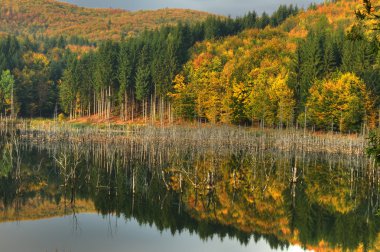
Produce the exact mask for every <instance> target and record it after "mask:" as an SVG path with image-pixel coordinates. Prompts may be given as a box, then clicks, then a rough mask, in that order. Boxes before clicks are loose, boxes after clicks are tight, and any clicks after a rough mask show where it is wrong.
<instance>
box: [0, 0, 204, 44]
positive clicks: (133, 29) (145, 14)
mask: <svg viewBox="0 0 380 252" xmlns="http://www.w3.org/2000/svg"><path fill="white" fill-rule="evenodd" d="M0 7H1V8H0V32H4V33H10V34H14V35H20V34H22V35H31V36H60V35H64V36H66V37H71V36H79V37H83V38H86V39H90V40H105V39H120V38H122V37H127V36H133V35H136V34H139V33H140V32H142V31H144V30H145V29H149V30H152V29H155V28H159V27H160V26H162V25H175V24H176V23H177V22H178V21H182V22H194V21H201V20H204V19H205V18H206V17H207V16H208V15H210V14H208V13H205V12H200V11H194V10H181V9H161V10H156V11H137V12H130V11H125V10H118V9H90V8H81V7H78V6H75V5H71V4H67V3H61V2H58V1H56V0H2V1H1V5H0Z"/></svg>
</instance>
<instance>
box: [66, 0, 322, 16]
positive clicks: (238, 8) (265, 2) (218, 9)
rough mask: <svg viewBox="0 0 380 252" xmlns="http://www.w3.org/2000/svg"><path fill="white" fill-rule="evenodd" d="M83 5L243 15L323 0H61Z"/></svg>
mask: <svg viewBox="0 0 380 252" xmlns="http://www.w3.org/2000/svg"><path fill="white" fill-rule="evenodd" d="M61 1H63V2H69V3H73V4H76V5H79V6H83V7H99V8H109V7H111V8H121V9H126V10H151V9H160V8H166V7H168V8H187V9H195V10H202V11H207V12H211V13H215V14H222V15H231V16H241V15H244V14H245V13H246V12H248V11H250V10H255V11H256V12H258V13H262V12H263V11H266V12H268V13H271V12H272V11H273V10H275V9H277V7H278V6H279V5H280V4H297V5H298V6H299V7H307V6H308V5H309V4H310V3H312V2H322V1H321V0H314V1H313V0H61Z"/></svg>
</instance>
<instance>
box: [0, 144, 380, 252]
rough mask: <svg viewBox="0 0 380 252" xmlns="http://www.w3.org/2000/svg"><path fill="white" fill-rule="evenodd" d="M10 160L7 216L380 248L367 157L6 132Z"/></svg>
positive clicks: (5, 163)
mask: <svg viewBox="0 0 380 252" xmlns="http://www.w3.org/2000/svg"><path fill="white" fill-rule="evenodd" d="M0 163H1V166H0V220H1V221H2V222H8V221H19V222H20V221H25V220H32V219H43V218H47V217H58V216H65V215H70V216H71V217H70V218H71V219H70V221H71V228H72V231H73V232H78V233H80V232H81V225H80V218H78V216H83V215H82V214H81V213H91V212H93V213H95V212H97V213H99V214H101V216H103V217H104V219H105V220H107V218H108V220H111V219H112V216H113V215H114V216H116V217H117V218H120V219H121V220H129V221H131V220H134V221H136V222H137V223H138V224H139V225H148V226H154V227H155V229H157V230H159V231H160V232H170V233H171V234H172V235H174V234H183V233H186V234H189V235H190V234H196V235H197V237H199V238H200V239H201V240H203V241H208V242H209V241H211V240H213V241H215V239H217V240H219V241H220V240H225V241H226V240H228V241H230V240H231V239H232V240H237V241H238V242H239V243H240V244H241V245H240V246H239V247H240V248H245V246H246V245H250V244H251V242H252V241H255V242H259V241H260V240H265V241H266V243H267V244H269V246H270V248H272V249H278V250H280V249H287V248H289V247H290V246H291V245H300V246H302V247H303V248H306V249H310V250H312V249H314V250H317V251H318V250H319V251H321V250H332V249H335V250H372V251H377V250H379V249H380V236H379V233H380V225H379V220H380V218H379V216H378V215H377V212H378V208H379V190H378V188H379V186H378V185H379V176H378V171H377V169H375V167H374V166H373V164H371V163H370V162H369V161H368V160H366V159H365V158H364V157H361V156H343V155H333V154H320V153H319V154H318V153H317V154H310V153H308V154H307V153H302V152H296V151H288V152H278V151H275V150H271V149H265V150H259V149H256V150H255V151H254V152H253V151H252V150H245V149H240V150H234V151H231V152H228V153H226V152H221V151H219V150H208V151H207V150H197V149H195V148H188V147H186V146H175V145H171V146H166V147H165V146H159V147H157V146H156V145H154V144H144V143H134V142H131V143H124V144H123V145H122V146H115V144H109V143H107V142H105V143H97V144H95V143H90V144H86V143H84V142H76V143H70V144H69V143H65V142H60V143H59V144H57V143H38V144H36V143H33V142H30V141H28V142H25V141H20V140H19V139H17V138H15V137H11V138H5V137H3V138H2V141H1V144H0ZM85 216H86V215H85ZM120 219H119V220H120ZM107 223H108V224H107V225H106V226H107V230H108V232H107V234H108V235H110V236H113V235H115V234H116V233H117V232H118V225H115V223H112V221H108V222H107ZM1 228H2V225H0V229H1ZM227 238H228V239H227ZM235 246H236V245H235Z"/></svg>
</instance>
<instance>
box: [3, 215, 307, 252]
mask: <svg viewBox="0 0 380 252" xmlns="http://www.w3.org/2000/svg"><path fill="white" fill-rule="evenodd" d="M77 217H78V218H77V221H78V225H77V229H76V230H74V229H73V219H72V217H70V216H67V217H62V218H53V219H48V220H38V221H21V222H18V223H17V222H8V223H1V224H0V251H7V252H19V251H28V252H42V251H49V252H50V251H59V252H61V251H72V252H77V251H78V252H128V251H131V252H156V251H165V252H178V251H181V252H194V251H197V252H231V251H234V252H240V251H246V252H248V251H249V252H252V251H260V252H267V251H275V250H272V249H270V246H269V245H268V244H267V243H266V242H265V241H264V240H259V241H258V242H257V243H255V242H254V241H253V240H252V239H251V241H250V242H249V243H248V244H247V245H246V246H245V245H240V243H239V242H238V241H237V240H236V239H231V238H228V237H225V238H224V240H223V242H222V241H221V240H220V239H219V238H218V237H214V238H213V239H209V240H207V241H202V240H200V239H199V237H198V235H196V234H190V233H189V232H188V231H183V232H182V233H181V234H178V233H176V234H175V235H174V236H173V235H172V234H171V232H170V231H163V232H160V231H158V230H157V229H156V228H155V227H149V226H148V225H144V226H139V224H138V223H137V222H136V221H135V220H130V221H125V220H124V219H116V218H115V217H110V218H108V217H104V218H103V217H101V216H99V215H96V214H79V215H78V216H77ZM280 251H281V250H280ZM285 251H286V250H285ZM288 251H291V252H298V251H303V250H302V249H300V248H299V247H289V248H288Z"/></svg>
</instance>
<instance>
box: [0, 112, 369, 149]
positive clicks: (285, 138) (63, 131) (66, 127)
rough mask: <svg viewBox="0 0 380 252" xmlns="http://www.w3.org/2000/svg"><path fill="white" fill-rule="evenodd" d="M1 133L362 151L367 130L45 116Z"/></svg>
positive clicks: (39, 138)
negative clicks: (98, 120) (74, 119)
mask: <svg viewBox="0 0 380 252" xmlns="http://www.w3.org/2000/svg"><path fill="white" fill-rule="evenodd" d="M0 124H1V129H2V131H3V132H7V131H14V130H17V132H18V134H19V135H20V136H21V138H22V139H24V140H25V141H33V142H45V143H46V142H50V143H54V142H62V141H67V142H83V143H101V142H107V143H114V144H125V143H127V142H131V141H132V142H136V143H144V144H155V145H173V146H179V147H182V148H185V147H191V148H199V149H213V150H220V151H222V150H228V151H238V150H242V149H244V150H247V151H266V150H273V149H275V150H281V151H302V152H314V153H332V154H348V155H363V154H364V150H365V148H366V145H367V138H366V136H365V135H359V134H341V133H335V132H329V133H322V132H313V131H305V130H303V129H295V128H289V129H268V128H265V129H260V128H253V127H242V126H231V125H213V124H200V123H197V124H177V125H165V126H163V127H160V126H157V125H142V124H118V123H98V124H93V123H88V122H67V121H63V122H58V121H54V120H46V119H33V120H17V121H14V122H10V121H2V122H1V123H0Z"/></svg>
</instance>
